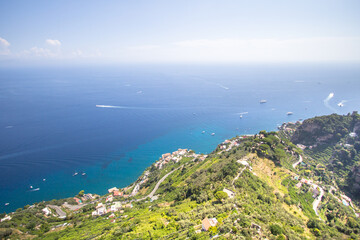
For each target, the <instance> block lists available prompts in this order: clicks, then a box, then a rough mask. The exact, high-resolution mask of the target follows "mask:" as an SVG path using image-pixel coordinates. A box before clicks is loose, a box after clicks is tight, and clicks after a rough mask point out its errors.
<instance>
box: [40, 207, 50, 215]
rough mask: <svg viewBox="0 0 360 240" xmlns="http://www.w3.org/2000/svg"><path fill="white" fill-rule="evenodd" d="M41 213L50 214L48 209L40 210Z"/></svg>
mask: <svg viewBox="0 0 360 240" xmlns="http://www.w3.org/2000/svg"><path fill="white" fill-rule="evenodd" d="M41 211H43V213H45V215H49V214H51V211H50V209H49V208H48V207H46V208H44V209H42V210H41Z"/></svg>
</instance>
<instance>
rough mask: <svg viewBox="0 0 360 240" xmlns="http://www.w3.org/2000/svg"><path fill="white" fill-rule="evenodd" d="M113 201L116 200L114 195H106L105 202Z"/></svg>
mask: <svg viewBox="0 0 360 240" xmlns="http://www.w3.org/2000/svg"><path fill="white" fill-rule="evenodd" d="M112 201H114V197H113V195H109V196H107V197H106V200H105V202H112Z"/></svg>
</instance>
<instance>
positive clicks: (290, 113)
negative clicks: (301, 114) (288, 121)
mask: <svg viewBox="0 0 360 240" xmlns="http://www.w3.org/2000/svg"><path fill="white" fill-rule="evenodd" d="M293 114H294V113H293V112H287V113H286V115H293Z"/></svg>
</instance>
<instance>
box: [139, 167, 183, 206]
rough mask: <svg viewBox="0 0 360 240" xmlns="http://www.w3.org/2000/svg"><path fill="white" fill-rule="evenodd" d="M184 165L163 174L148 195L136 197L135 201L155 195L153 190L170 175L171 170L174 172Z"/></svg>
mask: <svg viewBox="0 0 360 240" xmlns="http://www.w3.org/2000/svg"><path fill="white" fill-rule="evenodd" d="M183 166H184V165H181V166H180V167H178V168H175V169H174V170H172V171H171V172H169V173H167V174H165V175H164V176H163V177H162V178H161V179H160V180H159V181H158V182H157V184H156V185H155V187H154V189H153V190H152V191H151V193H150V194H149V195H147V196H146V197H143V198H140V199H137V200H136V201H137V202H139V201H142V200H145V199H146V198H152V197H153V196H154V195H155V192H156V191H157V190H158V188H159V187H160V184H161V183H162V182H163V181H164V180H165V179H166V178H167V177H168V176H169V175H170V174H172V173H173V172H175V171H176V170H178V169H179V168H181V167H183Z"/></svg>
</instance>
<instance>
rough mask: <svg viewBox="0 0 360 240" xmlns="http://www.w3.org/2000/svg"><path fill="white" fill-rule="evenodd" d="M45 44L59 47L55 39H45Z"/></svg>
mask: <svg viewBox="0 0 360 240" xmlns="http://www.w3.org/2000/svg"><path fill="white" fill-rule="evenodd" d="M45 42H46V44H48V45H50V46H61V42H60V41H59V40H56V39H46V41H45Z"/></svg>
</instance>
